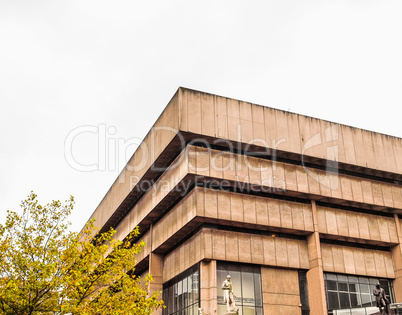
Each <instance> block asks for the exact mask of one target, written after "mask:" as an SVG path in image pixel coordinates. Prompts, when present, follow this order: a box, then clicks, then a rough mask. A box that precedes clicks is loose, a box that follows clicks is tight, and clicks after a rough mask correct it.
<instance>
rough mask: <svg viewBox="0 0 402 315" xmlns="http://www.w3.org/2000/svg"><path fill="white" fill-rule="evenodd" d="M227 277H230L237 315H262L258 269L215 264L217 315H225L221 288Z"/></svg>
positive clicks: (220, 263) (221, 263) (229, 264)
mask: <svg viewBox="0 0 402 315" xmlns="http://www.w3.org/2000/svg"><path fill="white" fill-rule="evenodd" d="M227 275H230V277H231V282H232V286H233V292H234V294H235V295H236V308H238V309H239V315H262V314H263V311H262V288H261V269H260V267H259V266H250V265H243V264H241V265H240V264H231V263H226V262H217V282H218V283H217V289H218V315H223V314H225V313H226V304H225V302H224V301H223V291H222V289H221V287H222V283H223V281H225V280H226V276H227Z"/></svg>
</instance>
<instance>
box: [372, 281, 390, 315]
mask: <svg viewBox="0 0 402 315" xmlns="http://www.w3.org/2000/svg"><path fill="white" fill-rule="evenodd" d="M373 294H374V296H375V299H376V301H377V307H378V308H379V309H380V313H381V314H383V312H382V308H383V307H384V310H385V314H389V312H388V304H389V301H388V298H387V296H386V294H385V291H384V289H383V288H381V287H380V284H379V283H377V284H376V285H375V289H374V291H373Z"/></svg>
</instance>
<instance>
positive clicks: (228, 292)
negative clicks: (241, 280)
mask: <svg viewBox="0 0 402 315" xmlns="http://www.w3.org/2000/svg"><path fill="white" fill-rule="evenodd" d="M222 290H223V301H224V302H225V303H226V310H227V312H226V313H225V315H234V314H239V309H236V296H235V295H234V293H233V288H232V282H231V281H230V276H229V275H228V276H227V277H226V280H225V281H223V283H222Z"/></svg>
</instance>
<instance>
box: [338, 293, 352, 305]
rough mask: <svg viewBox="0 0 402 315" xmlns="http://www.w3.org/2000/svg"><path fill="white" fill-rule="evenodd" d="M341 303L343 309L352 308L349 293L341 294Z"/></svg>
mask: <svg viewBox="0 0 402 315" xmlns="http://www.w3.org/2000/svg"><path fill="white" fill-rule="evenodd" d="M339 302H340V304H341V308H350V302H349V293H343V292H339Z"/></svg>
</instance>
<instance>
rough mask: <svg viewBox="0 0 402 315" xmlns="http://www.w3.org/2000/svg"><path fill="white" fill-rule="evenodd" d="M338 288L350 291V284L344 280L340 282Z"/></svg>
mask: <svg viewBox="0 0 402 315" xmlns="http://www.w3.org/2000/svg"><path fill="white" fill-rule="evenodd" d="M338 290H339V291H343V292H348V284H347V283H344V282H339V283H338Z"/></svg>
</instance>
